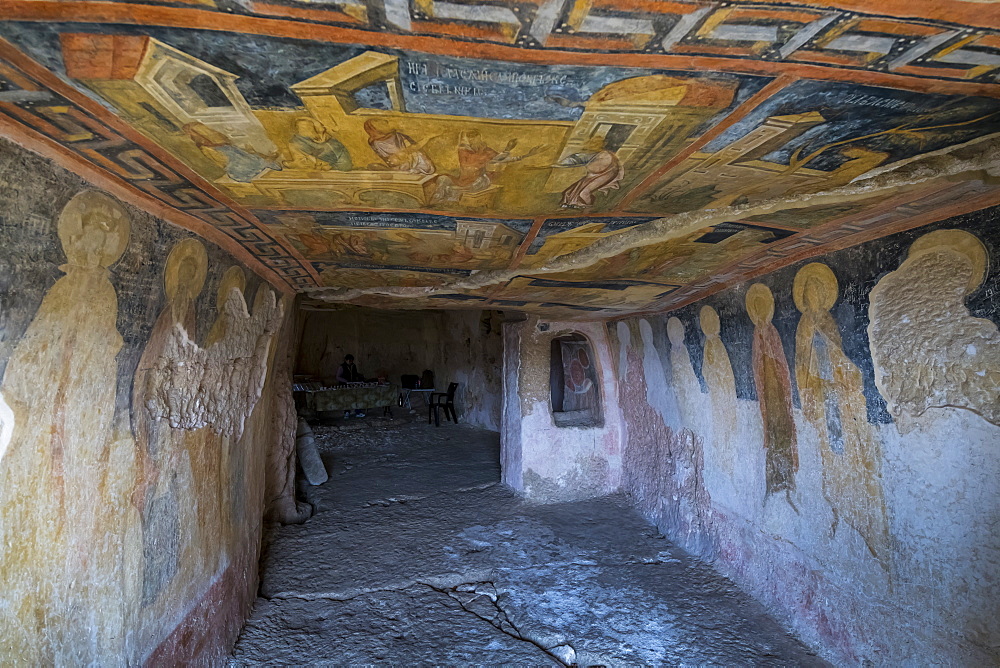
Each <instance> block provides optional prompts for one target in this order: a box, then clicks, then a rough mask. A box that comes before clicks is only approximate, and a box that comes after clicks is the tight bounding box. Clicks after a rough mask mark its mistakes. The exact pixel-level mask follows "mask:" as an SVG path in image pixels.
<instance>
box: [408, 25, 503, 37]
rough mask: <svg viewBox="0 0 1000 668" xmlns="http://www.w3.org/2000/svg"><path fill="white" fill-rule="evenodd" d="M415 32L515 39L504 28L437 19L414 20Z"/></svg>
mask: <svg viewBox="0 0 1000 668" xmlns="http://www.w3.org/2000/svg"><path fill="white" fill-rule="evenodd" d="M412 25H413V32H415V33H419V32H422V33H433V34H437V35H448V36H450V37H458V38H459V39H495V40H500V41H503V42H511V41H513V40H512V39H510V38H509V37H508V35H506V34H505V33H504V32H503V31H502V30H499V29H496V30H491V29H489V28H482V27H479V26H470V25H462V24H457V23H439V22H437V21H414V22H413V24H412Z"/></svg>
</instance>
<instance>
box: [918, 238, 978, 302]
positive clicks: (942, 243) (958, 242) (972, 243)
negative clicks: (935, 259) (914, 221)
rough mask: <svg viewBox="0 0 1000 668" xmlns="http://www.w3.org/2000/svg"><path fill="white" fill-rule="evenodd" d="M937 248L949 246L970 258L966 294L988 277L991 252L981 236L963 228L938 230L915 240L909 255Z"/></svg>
mask: <svg viewBox="0 0 1000 668" xmlns="http://www.w3.org/2000/svg"><path fill="white" fill-rule="evenodd" d="M935 248H947V249H948V250H952V251H955V252H956V253H960V254H961V255H964V256H965V257H967V258H968V259H969V264H970V265H971V267H972V275H971V276H970V277H969V285H968V287H967V288H966V290H965V294H969V293H970V292H972V291H974V290H975V289H976V288H978V287H979V286H980V285H982V283H983V280H984V279H985V278H986V267H987V266H988V265H989V254H988V253H987V252H986V246H984V245H983V242H982V241H980V240H979V237H977V236H976V235H974V234H971V233H969V232H965V231H963V230H937V231H936V232H930V233H928V234H925V235H924V236H922V237H920V238H919V239H917V240H916V241H914V242H913V245H912V246H910V252H909V253H908V254H907V257H908V258H911V257H914V256H916V255H920V254H921V253H925V252H927V251H930V250H933V249H935Z"/></svg>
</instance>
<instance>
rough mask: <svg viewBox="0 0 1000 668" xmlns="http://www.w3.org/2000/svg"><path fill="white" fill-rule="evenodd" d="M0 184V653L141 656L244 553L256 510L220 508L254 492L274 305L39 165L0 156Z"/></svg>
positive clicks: (66, 659)
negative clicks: (19, 280)
mask: <svg viewBox="0 0 1000 668" xmlns="http://www.w3.org/2000/svg"><path fill="white" fill-rule="evenodd" d="M26 174H31V175H32V177H31V178H30V179H29V178H28V177H26V176H25V175H26ZM0 178H2V179H3V181H4V182H5V183H9V184H12V185H14V186H15V187H11V188H9V189H6V190H5V191H4V192H3V193H0V197H2V199H3V203H4V207H3V209H4V211H5V212H6V213H5V215H4V217H3V220H2V224H0V230H2V234H3V235H4V243H3V244H2V248H3V250H4V251H5V252H4V253H0V255H2V257H0V262H2V263H3V265H4V267H5V268H9V269H11V271H10V272H9V273H10V275H21V276H29V277H32V280H31V282H30V283H28V284H26V285H25V286H24V288H23V289H22V288H20V287H18V285H16V284H14V283H10V282H7V281H6V280H5V281H2V282H0V301H2V302H3V304H4V313H3V323H2V328H0V335H2V337H0V338H3V340H4V343H5V345H4V346H3V348H2V350H0V354H2V355H3V357H2V359H0V369H2V372H3V375H2V380H0V397H2V398H3V404H2V407H0V408H3V409H4V410H0V423H2V427H0V540H2V541H3V544H5V545H8V546H10V549H5V550H0V567H2V572H0V582H2V583H3V585H4V592H5V594H4V595H3V596H2V598H3V604H2V605H0V644H2V645H3V647H4V648H5V649H4V651H5V652H7V653H5V657H7V658H10V659H11V660H14V661H16V662H23V663H28V664H52V663H57V664H58V663H69V664H89V663H95V664H101V665H103V664H108V663H119V662H121V661H122V660H123V657H125V659H127V660H128V661H129V662H134V663H141V662H142V661H143V660H145V659H146V658H148V657H149V655H150V653H151V652H153V651H155V650H156V649H157V646H158V645H159V644H160V643H161V642H163V641H165V639H166V638H167V637H168V636H169V635H170V634H171V633H172V632H173V631H174V630H175V627H176V625H177V624H178V623H179V622H180V621H181V620H183V619H184V617H185V615H187V614H189V613H190V611H191V605H192V603H193V602H197V601H199V600H201V599H202V598H203V597H204V596H206V595H208V594H207V592H210V591H212V585H213V583H217V582H218V581H219V579H220V578H222V577H225V574H226V573H227V572H228V569H230V568H231V567H233V566H234V564H236V565H237V566H238V567H239V568H243V566H242V565H239V564H237V561H239V562H240V563H242V562H247V563H250V562H252V561H253V560H254V559H256V543H255V538H254V535H255V532H258V531H259V518H260V516H261V513H262V512H263V509H260V508H249V509H248V508H246V507H238V508H234V505H239V504H242V505H243V506H246V504H247V503H251V504H253V503H258V502H259V499H256V498H255V496H254V495H252V494H243V491H242V486H243V485H253V484H255V483H254V481H255V480H256V479H257V478H259V477H260V475H261V473H260V472H259V471H257V470H256V469H255V468H252V467H250V466H249V465H248V463H247V462H250V461H254V462H255V461H258V459H257V458H258V457H260V458H261V459H260V461H262V460H263V459H262V458H263V454H262V453H263V449H264V447H265V442H264V441H263V440H258V439H259V436H258V433H259V432H260V431H261V429H260V428H259V423H260V422H261V421H262V420H266V417H267V416H266V414H263V413H260V412H259V411H258V410H257V407H258V404H259V403H260V401H259V400H260V398H261V397H262V393H263V391H264V390H263V388H264V383H265V378H266V377H267V374H268V369H269V364H270V362H269V359H270V357H271V351H272V350H273V348H274V345H273V344H274V341H275V337H274V334H275V332H276V330H277V327H278V326H279V324H280V323H281V322H282V321H283V314H284V309H285V307H284V306H283V305H279V304H277V303H276V301H275V295H274V292H273V291H272V290H270V289H269V288H268V287H266V286H264V285H261V280H260V278H258V277H257V276H254V275H248V273H247V272H246V270H245V268H244V267H242V266H235V265H233V260H232V258H231V257H230V256H228V255H227V254H226V253H224V252H223V251H221V250H220V249H218V248H217V247H214V246H208V245H207V244H205V243H202V242H201V241H199V240H197V239H194V238H192V237H190V235H187V234H186V233H184V232H183V231H181V230H178V229H176V228H172V227H170V226H169V225H167V224H165V223H163V222H162V221H157V220H156V219H154V218H152V217H151V216H148V215H147V214H143V213H142V212H139V211H137V210H135V209H131V208H126V206H125V205H123V204H121V203H120V202H118V201H117V200H115V199H113V198H111V197H110V196H108V195H105V194H103V193H100V192H97V191H92V190H83V191H80V187H81V181H80V180H79V179H77V178H76V177H74V176H73V175H71V174H69V173H66V172H60V171H58V170H56V169H55V168H53V166H52V165H51V164H48V163H46V162H45V161H44V160H42V159H40V158H38V157H36V156H32V155H31V154H28V153H26V152H24V151H19V150H10V151H5V152H4V153H2V154H0ZM60 205H62V206H61V208H60ZM56 267H58V269H57V268H56ZM5 275H6V274H5ZM39 275H41V276H51V280H48V281H46V280H44V279H42V280H37V277H38V276H39ZM248 286H249V287H250V288H252V289H254V290H255V298H254V305H253V309H252V310H248V309H247V306H246V301H245V297H244V292H243V291H244V290H246V289H247V287H248ZM207 287H211V288H212V292H214V293H216V294H217V295H218V296H217V301H216V303H215V308H214V309H213V308H212V307H211V305H210V304H209V301H210V300H208V299H206V298H204V296H203V293H205V292H206V288H207ZM15 291H16V292H15ZM199 342H200V343H199ZM267 404H268V406H269V405H270V402H267ZM8 407H9V408H8ZM262 416H263V417H262ZM268 424H269V423H268ZM252 425H257V426H252ZM251 431H253V435H252V436H250V437H248V434H250V432H251ZM248 476H252V477H248ZM255 524H257V527H256V528H255V527H254V525H255ZM239 577H243V575H242V574H241V575H240V576H239ZM227 586H228V585H227ZM237 588H238V587H237ZM230 589H232V590H233V591H234V592H235V589H233V588H232V587H230ZM236 593H238V592H236ZM252 595H253V592H250V591H247V592H244V593H243V594H242V595H241V596H242V597H243V599H244V602H245V598H246V596H252ZM218 604H219V605H223V603H222V602H219V603H218ZM213 605H215V603H213ZM240 605H242V603H240ZM213 609H216V608H213ZM226 614H228V613H226ZM233 623H235V617H234V621H233ZM227 624H229V622H225V623H220V624H216V625H213V626H212V628H211V629H206V633H208V634H209V635H211V634H212V633H219V634H223V635H225V634H229V633H234V632H235V631H236V629H232V628H224V627H226V625H227ZM221 642H222V643H225V642H226V640H222V641H221Z"/></svg>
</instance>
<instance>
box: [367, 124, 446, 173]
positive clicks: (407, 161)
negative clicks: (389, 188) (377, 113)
mask: <svg viewBox="0 0 1000 668" xmlns="http://www.w3.org/2000/svg"><path fill="white" fill-rule="evenodd" d="M365 132H367V133H368V145H369V146H370V147H371V149H372V150H373V151H375V155H377V156H378V157H379V158H381V159H382V162H381V163H374V164H371V165H369V166H368V169H376V170H385V169H389V170H391V171H394V172H406V173H408V174H426V175H430V174H433V173H434V172H435V171H436V169H435V167H434V163H433V162H431V159H430V158H429V157H427V154H426V153H424V150H423V149H424V145H426V144H427V142H429V141H430V140H431V139H433V137H428V138H427V139H424V140H423V141H421V142H419V143H417V142H415V141H413V138H412V137H409V136H408V135H404V134H403V133H402V132H400V131H399V130H396V129H395V128H393V127H392V125H390V124H389V121H387V120H385V119H384V118H372V119H369V120H367V121H365Z"/></svg>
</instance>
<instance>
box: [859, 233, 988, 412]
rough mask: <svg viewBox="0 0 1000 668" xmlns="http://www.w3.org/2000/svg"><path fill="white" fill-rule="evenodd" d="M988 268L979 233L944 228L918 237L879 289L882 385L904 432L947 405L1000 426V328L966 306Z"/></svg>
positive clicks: (875, 302) (875, 346) (875, 299)
mask: <svg viewBox="0 0 1000 668" xmlns="http://www.w3.org/2000/svg"><path fill="white" fill-rule="evenodd" d="M988 266H989V259H988V255H987V253H986V248H985V247H983V243H982V242H981V241H980V240H979V238H978V237H976V236H975V235H973V234H970V233H968V232H965V231H962V230H937V231H936V232H930V233H929V234H925V235H924V236H922V237H920V238H919V239H917V240H916V241H914V242H913V245H912V246H910V251H909V254H908V255H907V258H906V260H905V261H904V262H903V264H902V265H900V267H899V269H897V270H896V271H894V272H892V273H890V274H888V275H886V276H885V277H884V278H883V279H882V280H880V281H879V282H878V284H877V285H876V286H875V287H874V288H872V291H871V301H870V306H869V310H868V313H869V318H870V323H871V324H870V325H868V338H869V340H870V341H871V349H872V360H873V361H874V362H875V384H876V386H878V389H879V392H881V393H882V396H883V397H885V400H886V403H887V404H888V409H889V412H890V413H891V414H892V416H893V418H895V419H896V422H897V426H898V427H899V428H900V430H901V431H903V432H906V431H908V428H909V426H910V421H911V420H912V419H913V418H916V417H918V416H920V415H922V414H923V413H924V412H925V411H926V410H927V409H928V408H932V407H941V406H951V407H955V408H964V409H967V410H970V411H973V412H975V413H976V414H978V415H980V416H982V418H983V419H984V420H987V421H989V422H992V423H993V424H995V425H1000V392H997V388H998V387H1000V331H998V330H997V326H996V324H995V323H994V322H992V321H991V320H987V319H985V318H975V317H973V316H972V314H971V313H969V309H968V307H967V306H966V305H965V299H966V298H967V297H968V296H969V295H970V294H972V293H973V292H975V291H976V290H977V289H978V288H979V286H980V285H982V283H983V280H985V278H986V270H987V267H988Z"/></svg>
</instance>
